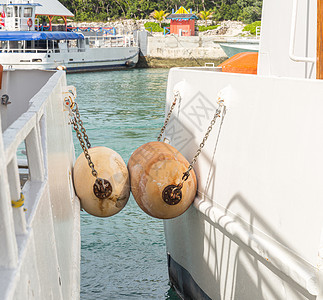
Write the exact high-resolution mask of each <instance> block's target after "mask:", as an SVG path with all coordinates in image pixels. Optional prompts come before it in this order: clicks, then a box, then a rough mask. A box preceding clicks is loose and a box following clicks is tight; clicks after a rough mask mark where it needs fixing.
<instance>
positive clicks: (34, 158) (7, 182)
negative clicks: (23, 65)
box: [0, 99, 47, 268]
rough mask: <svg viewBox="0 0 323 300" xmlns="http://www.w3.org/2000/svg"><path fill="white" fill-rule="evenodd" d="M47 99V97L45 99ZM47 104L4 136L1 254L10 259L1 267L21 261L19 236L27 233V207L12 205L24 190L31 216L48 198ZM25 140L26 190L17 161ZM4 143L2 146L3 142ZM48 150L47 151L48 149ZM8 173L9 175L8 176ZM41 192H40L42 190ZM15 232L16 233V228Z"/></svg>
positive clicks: (1, 151) (0, 137) (0, 263)
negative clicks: (39, 204)
mask: <svg viewBox="0 0 323 300" xmlns="http://www.w3.org/2000/svg"><path fill="white" fill-rule="evenodd" d="M45 100H46V99H44V101H45ZM44 113H45V110H44V105H43V104H41V105H40V107H39V110H38V111H37V112H36V111H32V110H28V111H26V112H25V113H24V114H23V115H21V117H20V118H18V119H17V120H16V121H15V122H14V123H13V124H12V125H11V126H10V127H9V128H7V129H6V130H5V132H4V133H3V134H2V135H0V157H1V160H0V167H1V174H2V175H3V176H1V177H2V178H1V179H2V181H1V182H0V190H1V192H2V193H0V203H2V207H0V222H1V223H2V222H4V221H3V220H7V221H5V222H4V223H3V224H2V226H4V231H3V232H2V231H0V239H1V241H4V240H5V241H6V242H5V243H4V245H5V247H2V248H1V249H0V250H2V251H1V252H2V253H0V257H10V259H8V260H3V259H1V260H0V267H7V268H12V267H15V266H16V265H17V263H18V256H17V253H18V252H17V249H18V246H17V245H18V242H17V235H21V234H26V233H27V226H28V224H29V223H30V221H29V222H27V219H26V213H25V211H24V207H23V206H21V207H13V208H12V207H11V201H12V200H13V201H17V200H19V199H20V195H21V193H22V192H23V194H24V197H25V202H26V203H28V207H29V212H28V215H29V216H31V215H32V212H33V208H34V207H35V205H37V203H38V202H39V201H40V200H41V199H42V198H43V197H44V194H45V189H44V186H45V185H46V183H47V170H46V169H45V165H44V158H45V157H46V152H45V153H44V149H43V147H42V144H41V140H42V139H44V138H45V139H46V136H43V135H46V130H45V129H44V126H45V118H46V116H45V115H44ZM21 143H24V144H25V147H26V152H27V153H28V156H27V159H28V169H29V179H28V181H27V182H26V184H25V186H24V191H22V189H21V186H20V174H19V167H18V161H17V149H18V147H19V145H20V144H21ZM1 144H2V145H1ZM45 151H46V150H45ZM6 174H8V175H7V176H6ZM39 192H40V193H39ZM12 227H13V228H14V229H15V233H13V228H12Z"/></svg>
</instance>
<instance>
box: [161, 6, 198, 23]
mask: <svg viewBox="0 0 323 300" xmlns="http://www.w3.org/2000/svg"><path fill="white" fill-rule="evenodd" d="M166 19H171V20H193V19H196V20H197V19H198V17H197V16H196V15H194V14H192V10H191V12H188V10H187V9H186V8H185V7H183V6H181V7H180V8H179V9H178V10H177V11H176V12H175V13H174V10H173V13H172V14H171V15H169V16H167V17H166Z"/></svg>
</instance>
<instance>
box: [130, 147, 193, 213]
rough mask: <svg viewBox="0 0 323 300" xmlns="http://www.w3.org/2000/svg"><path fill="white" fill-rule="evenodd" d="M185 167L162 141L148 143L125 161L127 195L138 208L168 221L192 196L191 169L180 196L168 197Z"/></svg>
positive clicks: (178, 156)
mask: <svg viewBox="0 0 323 300" xmlns="http://www.w3.org/2000/svg"><path fill="white" fill-rule="evenodd" d="M188 167H189V162H188V161H187V160H186V158H185V157H184V156H183V155H182V154H181V153H180V152H179V151H178V150H176V149H175V148H174V147H173V146H171V145H169V144H166V143H163V142H150V143H147V144H144V145H142V146H141V147H139V148H138V149H137V150H135V152H134V153H133V154H132V155H131V157H130V159H129V162H128V170H129V175H130V185H131V192H132V194H133V196H134V198H135V200H136V202H137V203H138V205H139V207H140V208H141V209H142V210H143V211H144V212H146V213H147V214H148V215H150V216H152V217H155V218H159V219H171V218H175V217H177V216H179V215H181V214H182V213H184V212H185V211H186V210H187V209H188V208H189V206H190V205H191V204H192V202H193V200H194V198H195V195H196V189H197V183H196V176H195V173H194V170H193V169H192V170H191V171H190V176H189V177H188V179H187V180H186V181H185V182H184V183H183V186H182V188H181V191H180V195H179V194H177V197H175V198H174V197H170V194H171V193H172V191H174V189H175V188H176V187H177V186H178V185H179V184H180V183H181V182H182V177H183V174H184V173H185V172H186V171H187V170H188ZM179 196H180V197H179Z"/></svg>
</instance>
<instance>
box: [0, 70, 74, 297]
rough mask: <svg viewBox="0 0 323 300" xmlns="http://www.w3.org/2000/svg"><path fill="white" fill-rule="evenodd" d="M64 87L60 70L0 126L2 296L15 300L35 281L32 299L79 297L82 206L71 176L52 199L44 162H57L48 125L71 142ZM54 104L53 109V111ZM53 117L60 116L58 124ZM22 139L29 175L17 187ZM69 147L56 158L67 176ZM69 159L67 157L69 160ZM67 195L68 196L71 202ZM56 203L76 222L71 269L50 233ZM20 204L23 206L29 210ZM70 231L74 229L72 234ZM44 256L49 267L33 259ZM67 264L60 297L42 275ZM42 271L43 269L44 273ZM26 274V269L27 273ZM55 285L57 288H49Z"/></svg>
mask: <svg viewBox="0 0 323 300" xmlns="http://www.w3.org/2000/svg"><path fill="white" fill-rule="evenodd" d="M15 72H16V71H15ZM30 72H34V71H30ZM38 72H40V71H38ZM6 75H7V74H5V78H6ZM35 76H36V74H35ZM37 76H39V74H38V75H37ZM37 76H36V77H37ZM17 78H18V77H17ZM19 78H20V77H19ZM65 87H66V81H65V75H64V73H63V72H57V73H54V74H53V75H52V76H51V77H50V79H49V81H48V82H47V83H46V84H45V85H44V87H43V88H42V89H41V90H40V91H39V92H38V93H37V94H36V95H35V96H34V97H33V98H32V99H31V100H30V101H29V105H28V109H27V110H26V111H25V112H24V113H22V114H21V116H20V117H18V118H17V119H16V120H15V121H14V122H13V123H12V124H11V125H9V127H8V128H6V129H5V131H4V132H3V133H2V130H1V128H0V240H1V243H0V286H1V299H5V300H7V299H10V300H12V299H15V298H14V295H15V294H16V293H18V294H19V295H23V294H24V292H25V291H27V290H28V288H29V287H30V286H37V285H39V289H37V290H35V293H36V295H35V296H34V297H33V298H34V299H48V298H49V296H50V295H49V294H50V293H51V291H53V292H54V293H55V295H56V296H53V297H54V298H55V299H59V300H60V299H78V291H79V282H78V276H79V275H78V274H79V269H78V264H79V236H78V235H79V211H80V207H79V204H78V201H76V198H75V194H74V191H73V188H71V187H70V184H71V183H70V182H69V180H66V181H64V182H63V184H64V185H65V193H63V192H62V191H61V190H60V194H59V197H62V199H61V200H64V201H61V200H59V199H57V196H56V197H54V198H55V199H54V198H52V197H51V193H52V191H54V190H55V186H54V190H53V187H52V184H53V183H54V184H55V182H56V181H55V180H54V181H53V179H51V177H50V176H49V167H48V165H51V166H53V163H54V164H55V162H53V161H52V160H53V149H52V148H49V147H48V144H49V143H50V139H51V136H47V132H48V131H49V132H52V129H50V126H51V127H53V126H54V127H55V128H56V127H57V128H59V129H58V130H60V132H59V133H58V134H59V135H62V139H63V140H64V141H65V142H66V141H69V140H70V142H71V145H73V144H72V137H71V134H70V128H69V126H68V124H67V122H68V117H67V114H68V113H67V112H64V111H63V108H64V106H63V93H64V92H65ZM2 92H3V90H2ZM9 92H10V91H9ZM27 101H28V99H27ZM60 101H61V102H60ZM0 105H1V104H0ZM10 105H14V104H13V103H12V104H10ZM53 107H55V109H54V110H53ZM5 109H6V108H5ZM52 110H53V111H52ZM53 112H58V113H61V114H62V115H61V116H55V117H53V116H52V113H53ZM64 114H66V115H64ZM0 119H1V118H0ZM53 119H54V124H53V122H50V124H49V121H48V120H53ZM55 120H59V121H57V124H56V123H55V122H56V121H55ZM65 121H66V122H65ZM62 122H63V123H62ZM0 124H1V120H0ZM49 125H50V126H49ZM56 125H57V126H56ZM0 127H1V126H0ZM63 128H64V129H63ZM65 128H66V129H65ZM51 135H52V134H51ZM22 143H24V144H25V149H26V153H27V164H26V163H24V168H26V167H27V172H28V179H27V181H26V182H25V183H24V185H23V187H21V182H20V180H21V177H20V175H21V174H25V172H20V169H19V166H18V165H19V164H20V162H21V159H17V150H19V151H20V149H21V144H22ZM51 143H52V142H51ZM71 145H67V146H66V149H65V150H63V149H61V151H66V152H62V153H64V155H65V156H64V155H61V156H60V157H61V160H62V162H60V163H61V164H62V163H63V162H65V164H64V163H63V166H64V170H62V168H60V169H58V170H60V171H63V173H65V172H66V173H69V174H70V175H68V174H66V176H71V167H72V160H73V155H72V153H70V151H72V150H73V147H71ZM67 149H68V151H67ZM67 152H68V153H67ZM47 153H51V154H50V155H51V156H50V157H51V160H49V159H48V155H47ZM54 154H55V151H54ZM64 157H65V158H64ZM67 157H68V158H69V159H70V160H67V159H66V158H67ZM54 161H55V157H54ZM24 170H26V169H24ZM51 172H53V170H52V171H51ZM69 178H70V177H69ZM70 181H71V180H70ZM50 183H51V185H50ZM62 187H63V185H60V188H62ZM67 187H68V188H67ZM66 188H67V189H66ZM63 190H64V187H63ZM68 191H69V192H68ZM21 193H22V194H23V195H24V197H25V203H24V204H25V205H24V206H21V207H18V206H19V205H18V206H17V207H12V204H15V203H16V202H15V201H17V200H19V199H20V196H21ZM62 193H63V194H62ZM68 198H70V203H69V201H68V200H69V199H68ZM12 201H13V202H12ZM57 201H58V202H60V204H59V205H63V202H64V203H65V204H64V205H66V207H68V209H69V210H70V211H67V210H66V211H65V215H64V216H67V215H69V216H72V214H73V216H74V217H71V219H72V221H73V219H74V220H75V222H74V225H73V228H74V230H76V232H75V233H74V232H73V233H74V234H73V241H71V245H69V247H68V248H69V249H71V250H70V252H69V253H67V252H65V253H64V254H66V255H70V257H71V261H70V262H69V263H68V264H70V265H73V266H74V269H75V270H74V269H73V270H72V268H70V267H69V266H65V265H62V261H60V260H59V255H58V253H59V251H62V250H61V249H60V248H59V245H60V243H61V242H62V241H59V240H56V239H57V236H56V234H55V232H54V226H55V224H57V220H56V219H55V218H56V214H57V213H56V214H55V205H54V204H55V203H56V204H57V203H58V202H57ZM24 208H27V211H25V210H24ZM65 221H66V220H65ZM58 223H59V222H58ZM72 223H73V222H72ZM67 228H68V230H70V229H71V228H70V227H68V226H67ZM69 234H72V233H71V232H70V233H69ZM72 251H73V252H72ZM36 255H37V257H36ZM47 256H48V257H47ZM46 257H47V258H48V268H45V269H44V268H43V266H42V265H38V264H37V262H36V261H37V260H38V259H40V260H41V261H45V260H46ZM67 267H68V268H69V269H68V270H67V271H66V270H65V271H64V272H65V273H66V272H69V274H71V277H64V278H62V280H63V282H65V283H66V285H65V291H66V294H65V295H64V296H59V295H63V294H62V293H63V292H62V290H61V286H58V285H57V284H56V283H55V282H54V283H51V282H48V280H46V279H44V278H46V276H47V275H46V274H48V276H49V277H50V276H52V277H53V278H61V276H63V275H62V273H61V270H62V269H64V268H67ZM44 271H46V274H45V273H44ZM26 272H28V273H27V274H26ZM64 272H63V273H64ZM21 278H23V279H24V278H29V283H28V280H22V281H20V279H21ZM72 278H73V280H72ZM64 280H65V281H64ZM71 280H72V281H71ZM30 282H33V283H30ZM53 287H55V288H54V289H53ZM67 293H68V295H67ZM72 293H74V297H71V295H72Z"/></svg>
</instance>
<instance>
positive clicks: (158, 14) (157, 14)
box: [150, 10, 168, 26]
mask: <svg viewBox="0 0 323 300" xmlns="http://www.w3.org/2000/svg"><path fill="white" fill-rule="evenodd" d="M150 15H151V16H152V17H153V18H154V19H155V20H157V21H158V23H159V26H160V25H161V22H162V21H163V20H164V19H165V18H166V17H167V16H168V13H166V12H165V11H164V10H160V11H158V10H155V11H153V12H152V13H151V14H150Z"/></svg>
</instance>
